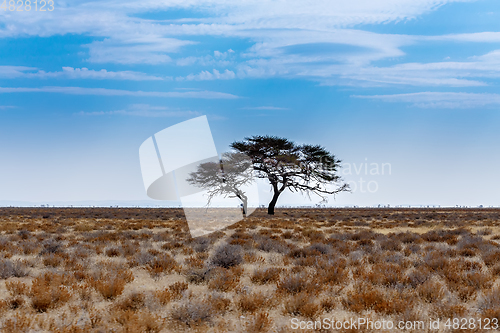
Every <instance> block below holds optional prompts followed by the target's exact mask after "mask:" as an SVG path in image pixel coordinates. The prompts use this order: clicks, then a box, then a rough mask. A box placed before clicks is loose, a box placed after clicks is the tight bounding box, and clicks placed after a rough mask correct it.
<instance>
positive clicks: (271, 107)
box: [241, 106, 290, 110]
mask: <svg viewBox="0 0 500 333" xmlns="http://www.w3.org/2000/svg"><path fill="white" fill-rule="evenodd" d="M241 109H242V110H290V109H289V108H281V107H277V106H253V107H250V106H247V107H244V108H241Z"/></svg>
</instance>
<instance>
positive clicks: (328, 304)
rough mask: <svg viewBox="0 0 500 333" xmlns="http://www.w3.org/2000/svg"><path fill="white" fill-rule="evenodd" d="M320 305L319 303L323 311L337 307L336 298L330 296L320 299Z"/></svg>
mask: <svg viewBox="0 0 500 333" xmlns="http://www.w3.org/2000/svg"><path fill="white" fill-rule="evenodd" d="M320 305H321V308H322V309H323V311H325V312H330V311H332V310H333V309H335V308H336V307H337V300H335V299H334V298H332V297H328V298H326V299H324V300H322V301H321V303H320Z"/></svg>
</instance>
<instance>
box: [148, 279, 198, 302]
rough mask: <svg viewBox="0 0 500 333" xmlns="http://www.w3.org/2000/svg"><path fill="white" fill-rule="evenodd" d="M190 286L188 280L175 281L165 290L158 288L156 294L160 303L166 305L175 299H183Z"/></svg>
mask: <svg viewBox="0 0 500 333" xmlns="http://www.w3.org/2000/svg"><path fill="white" fill-rule="evenodd" d="M188 287H189V285H188V284H187V283H186V282H175V283H174V284H172V285H170V286H168V287H167V288H165V289H163V290H157V291H156V292H155V294H154V295H155V297H156V299H157V300H158V302H159V303H160V304H162V305H166V304H168V303H170V302H171V301H173V300H178V299H181V298H182V295H183V293H184V292H185V291H186V290H188Z"/></svg>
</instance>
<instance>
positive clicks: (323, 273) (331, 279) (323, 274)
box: [317, 259, 349, 285]
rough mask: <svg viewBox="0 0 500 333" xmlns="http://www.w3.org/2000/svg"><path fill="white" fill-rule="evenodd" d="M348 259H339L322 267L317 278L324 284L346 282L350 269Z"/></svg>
mask: <svg viewBox="0 0 500 333" xmlns="http://www.w3.org/2000/svg"><path fill="white" fill-rule="evenodd" d="M346 266H347V261H346V260H345V259H338V260H335V261H332V262H329V263H328V264H326V265H324V266H322V267H320V269H318V272H317V278H318V280H319V281H320V283H322V284H327V285H336V284H341V283H344V282H345V281H346V280H347V278H348V276H349V271H348V270H347V269H346Z"/></svg>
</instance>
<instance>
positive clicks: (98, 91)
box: [0, 87, 239, 99]
mask: <svg viewBox="0 0 500 333" xmlns="http://www.w3.org/2000/svg"><path fill="white" fill-rule="evenodd" d="M6 93H58V94H68V95H99V96H134V97H167V98H168V97H172V98H202V99H235V98H239V97H238V96H236V95H232V94H228V93H223V92H217V91H208V90H203V91H182V92H181V91H169V92H161V91H140V90H139V91H132V90H120V89H106V88H82V87H42V88H27V87H21V88H7V87H0V94H6Z"/></svg>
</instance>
